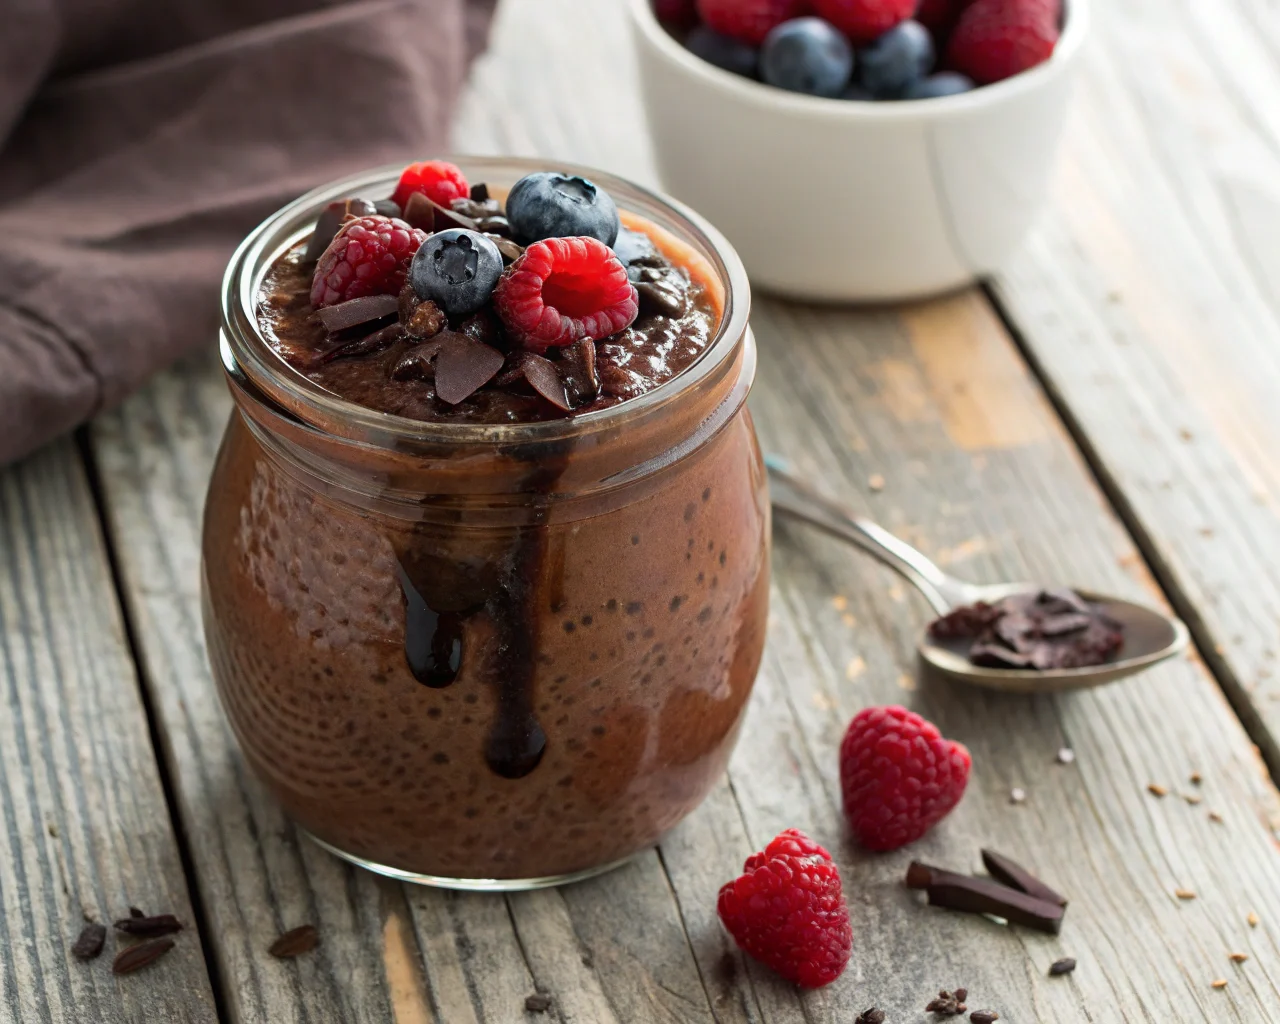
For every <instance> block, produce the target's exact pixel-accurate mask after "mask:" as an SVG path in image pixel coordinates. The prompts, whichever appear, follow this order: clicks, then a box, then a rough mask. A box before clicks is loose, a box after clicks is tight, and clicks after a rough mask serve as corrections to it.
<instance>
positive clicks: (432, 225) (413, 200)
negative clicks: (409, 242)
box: [404, 192, 476, 232]
mask: <svg viewBox="0 0 1280 1024" xmlns="http://www.w3.org/2000/svg"><path fill="white" fill-rule="evenodd" d="M404 220H405V221H406V222H407V223H408V224H409V226H410V227H415V228H421V229H422V230H423V231H427V232H432V231H448V230H450V229H452V228H463V229H465V230H467V231H474V230H475V229H476V222H475V221H474V220H472V219H471V218H470V217H464V216H463V215H462V214H460V213H454V212H453V211H452V210H446V209H445V208H444V207H443V206H441V205H440V204H439V203H436V202H433V201H432V200H430V199H428V198H427V197H426V196H424V195H423V194H422V193H421V192H415V193H414V194H413V195H411V196H410V197H409V201H408V202H407V203H405V205H404Z"/></svg>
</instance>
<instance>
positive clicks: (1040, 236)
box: [995, 0, 1280, 772]
mask: <svg viewBox="0 0 1280 1024" xmlns="http://www.w3.org/2000/svg"><path fill="white" fill-rule="evenodd" d="M1095 6H1096V7H1097V11H1096V18H1095V23H1096V32H1095V38H1094V39H1093V41H1092V43H1091V46H1090V49H1089V52H1088V55H1087V58H1086V64H1085V74H1084V77H1083V80H1082V81H1081V83H1080V89H1079V93H1078V96H1077V100H1076V105H1075V116H1074V119H1073V121H1072V124H1071V129H1070V132H1069V137H1068V140H1067V144H1066V158H1065V161H1064V163H1065V166H1064V168H1063V173H1062V175H1061V178H1060V181H1059V183H1058V187H1057V190H1056V193H1055V195H1054V202H1053V206H1052V210H1051V211H1050V213H1049V214H1048V215H1047V216H1046V218H1045V221H1044V223H1043V224H1042V225H1041V227H1040V229H1039V230H1038V231H1037V232H1036V233H1035V235H1034V237H1033V238H1032V240H1031V242H1030V243H1029V244H1028V246H1027V247H1026V249H1025V251H1024V252H1023V253H1022V254H1020V255H1019V257H1018V258H1017V259H1015V260H1013V261H1011V264H1010V267H1009V269H1008V271H1007V272H1006V273H1004V274H1003V275H1001V276H1000V278H999V279H998V280H997V282H996V283H995V294H996V296H997V297H998V300H999V301H1000V303H1001V304H1002V306H1003V307H1004V308H1005V309H1006V310H1007V311H1008V314H1009V316H1010V317H1011V318H1012V319H1013V320H1014V321H1015V322H1016V323H1017V325H1018V327H1019V329H1020V331H1021V332H1022V334H1023V336H1024V339H1025V345H1026V347H1027V349H1028V351H1029V352H1030V353H1031V355H1032V357H1033V358H1034V360H1035V362H1036V363H1037V365H1038V367H1039V368H1040V370H1041V373H1042V375H1043V376H1044V377H1045V378H1046V380H1047V381H1048V383H1049V386H1050V387H1051V389H1052V390H1053V392H1054V395H1055V398H1056V400H1057V401H1058V402H1059V403H1060V404H1061V405H1063V406H1064V407H1066V408H1067V409H1068V410H1069V417H1070V419H1071V421H1072V424H1073V427H1074V429H1075V430H1076V431H1077V432H1078V433H1079V434H1081V435H1082V436H1083V437H1084V438H1086V442H1087V445H1088V447H1089V449H1090V452H1091V456H1092V458H1093V459H1094V460H1095V461H1096V462H1097V464H1098V465H1099V466H1100V468H1101V472H1102V473H1103V476H1104V478H1105V479H1106V481H1107V482H1108V485H1109V487H1110V489H1111V491H1112V492H1113V493H1114V494H1115V495H1116V499H1117V502H1118V505H1119V507H1120V508H1121V509H1122V510H1123V512H1124V514H1125V516H1126V518H1127V519H1128V520H1129V521H1130V522H1131V523H1133V524H1135V529H1136V531H1137V534H1138V535H1139V536H1140V537H1141V538H1142V540H1143V543H1144V545H1145V547H1146V549H1147V550H1148V551H1149V553H1150V555H1151V557H1152V559H1153V564H1154V565H1155V566H1156V567H1157V569H1158V571H1159V572H1160V574H1161V577H1162V578H1163V579H1164V580H1165V581H1166V584H1167V585H1168V586H1169V587H1170V588H1171V590H1172V592H1173V593H1174V595H1175V597H1176V599H1177V601H1178V604H1179V607H1180V609H1181V610H1182V611H1183V612H1184V614H1185V615H1186V617H1187V618H1188V619H1189V621H1190V623H1191V625H1192V626H1193V628H1194V629H1195V630H1196V633H1197V636H1198V639H1199V640H1200V642H1201V644H1202V647H1203V649H1204V650H1205V651H1206V656H1207V657H1208V658H1209V659H1210V661H1211V662H1212V664H1213V666H1214V669H1215V671H1216V672H1217V674H1218V675H1219V677H1220V678H1221V679H1222V680H1223V682H1224V684H1225V685H1226V686H1227V687H1228V691H1229V693H1230V694H1231V696H1232V699H1233V702H1234V703H1235V704H1236V706H1237V708H1238V709H1239V710H1240V712H1241V714H1242V715H1243V716H1244V717H1245V719H1246V722H1247V723H1248V724H1249V726H1250V731H1251V732H1252V733H1253V735H1254V736H1255V738H1256V739H1257V740H1258V742H1259V744H1260V745H1261V747H1262V749H1263V753H1264V755H1265V756H1266V757H1267V759H1268V761H1269V763H1270V765H1271V768H1272V771H1273V772H1276V771H1280V661H1278V660H1277V658H1278V657H1280V625H1278V623H1280V582H1278V581H1277V578H1276V576H1275V574H1274V573H1272V572H1270V571H1269V567H1270V566H1271V565H1272V564H1274V563H1275V561H1276V558H1277V555H1278V554H1280V456H1278V455H1277V453H1280V403H1277V401H1276V396H1277V394H1280V348H1278V347H1277V345H1276V338H1277V336H1280V243H1277V238H1278V237H1280V235H1278V234H1277V232H1278V231H1280V116H1278V115H1277V110H1278V109H1280V106H1278V105H1277V98H1278V97H1280V64H1277V60H1276V57H1277V54H1278V53H1280V15H1278V13H1277V9H1276V7H1275V5H1274V4H1272V3H1269V2H1268V0H1226V2H1223V3H1218V4H1213V5H1204V4H1198V3H1192V2H1182V0H1179V2H1175V3H1163V2H1158V0H1113V2H1108V3H1105V4H1097V5H1095Z"/></svg>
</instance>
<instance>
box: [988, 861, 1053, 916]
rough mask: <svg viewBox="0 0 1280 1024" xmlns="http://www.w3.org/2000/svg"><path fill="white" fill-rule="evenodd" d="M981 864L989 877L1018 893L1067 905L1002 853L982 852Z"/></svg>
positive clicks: (1047, 887) (1042, 883)
mask: <svg viewBox="0 0 1280 1024" xmlns="http://www.w3.org/2000/svg"><path fill="white" fill-rule="evenodd" d="M982 863H983V865H984V866H985V867H986V869H987V870H988V871H989V872H991V877H992V878H994V879H995V880H996V881H998V882H1001V883H1003V884H1004V885H1007V886H1010V887H1012V888H1014V889H1017V890H1019V891H1020V892H1025V893H1026V894H1027V895H1028V896H1035V897H1036V898H1037V899H1042V900H1048V901H1049V902H1050V903H1056V904H1058V906H1060V907H1065V906H1066V905H1067V898H1066V897H1065V896H1063V895H1061V894H1060V893H1057V892H1055V891H1054V890H1053V889H1051V888H1049V886H1047V885H1045V884H1044V882H1042V881H1040V879H1038V878H1037V877H1036V876H1035V875H1033V874H1032V873H1031V872H1030V871H1028V870H1027V869H1026V868H1024V867H1023V866H1022V865H1021V864H1018V863H1017V862H1016V861H1013V860H1010V859H1009V858H1008V857H1006V856H1005V855H1004V854H1002V853H996V851H995V850H983V851H982Z"/></svg>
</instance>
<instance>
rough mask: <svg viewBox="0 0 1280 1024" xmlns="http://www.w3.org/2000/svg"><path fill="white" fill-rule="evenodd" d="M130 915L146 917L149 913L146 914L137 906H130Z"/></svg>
mask: <svg viewBox="0 0 1280 1024" xmlns="http://www.w3.org/2000/svg"><path fill="white" fill-rule="evenodd" d="M129 916H130V917H146V916H147V915H146V914H144V913H143V912H142V911H141V910H139V909H138V908H137V907H130V908H129Z"/></svg>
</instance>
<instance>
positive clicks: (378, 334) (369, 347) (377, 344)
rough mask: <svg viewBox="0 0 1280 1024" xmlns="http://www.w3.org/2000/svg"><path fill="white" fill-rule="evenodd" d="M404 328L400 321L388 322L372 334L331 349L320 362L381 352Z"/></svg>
mask: <svg viewBox="0 0 1280 1024" xmlns="http://www.w3.org/2000/svg"><path fill="white" fill-rule="evenodd" d="M403 330H404V328H403V327H401V326H400V324H399V323H394V324H387V326H386V327H383V328H380V329H379V330H376V331H374V332H373V333H372V334H366V335H365V336H364V337H363V338H356V339H355V340H354V341H348V342H347V343H346V344H343V345H339V346H338V347H337V348H331V349H329V351H327V352H325V353H323V354H322V355H321V356H320V362H321V363H331V362H333V361H334V360H335V359H347V358H350V357H351V356H367V355H371V354H372V353H374V352H381V351H382V350H383V349H384V348H386V347H388V346H389V345H390V344H391V343H392V342H394V341H395V340H396V339H397V338H399V337H400V332H401V331H403Z"/></svg>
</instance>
